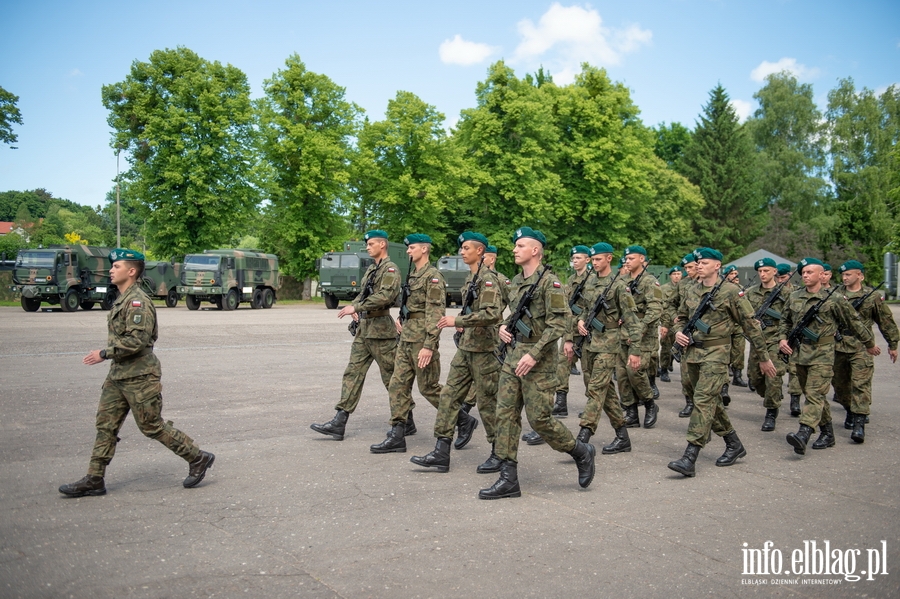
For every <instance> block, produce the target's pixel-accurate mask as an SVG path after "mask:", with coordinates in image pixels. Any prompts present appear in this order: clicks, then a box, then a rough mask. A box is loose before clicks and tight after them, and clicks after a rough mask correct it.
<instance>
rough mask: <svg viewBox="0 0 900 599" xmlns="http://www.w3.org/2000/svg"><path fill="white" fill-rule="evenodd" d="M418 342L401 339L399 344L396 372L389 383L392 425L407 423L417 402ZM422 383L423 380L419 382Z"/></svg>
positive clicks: (395, 362)
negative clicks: (414, 379)
mask: <svg viewBox="0 0 900 599" xmlns="http://www.w3.org/2000/svg"><path fill="white" fill-rule="evenodd" d="M416 345H417V344H413V343H407V342H405V341H401V342H400V343H398V344H397V351H396V354H395V357H394V373H393V374H392V375H391V382H390V384H388V396H389V398H390V404H391V426H394V425H395V424H405V423H406V419H407V416H408V415H409V412H410V410H412V409H413V407H414V406H415V403H414V402H413V398H412V384H413V378H414V377H415V376H416V364H415V362H414V360H415V356H414V354H413V352H414V350H415V346H416ZM419 384H420V385H421V381H420V382H419Z"/></svg>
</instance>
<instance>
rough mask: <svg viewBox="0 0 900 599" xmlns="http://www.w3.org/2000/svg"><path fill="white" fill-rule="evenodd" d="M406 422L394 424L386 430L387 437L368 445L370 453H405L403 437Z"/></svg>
mask: <svg viewBox="0 0 900 599" xmlns="http://www.w3.org/2000/svg"><path fill="white" fill-rule="evenodd" d="M405 431H406V424H395V425H394V426H392V427H391V430H389V431H388V434H387V439H385V440H384V441H382V442H381V443H379V444H377V445H372V446H371V447H369V451H371V452H372V453H406V439H405V438H404V435H405Z"/></svg>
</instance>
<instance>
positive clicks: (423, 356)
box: [419, 347, 434, 368]
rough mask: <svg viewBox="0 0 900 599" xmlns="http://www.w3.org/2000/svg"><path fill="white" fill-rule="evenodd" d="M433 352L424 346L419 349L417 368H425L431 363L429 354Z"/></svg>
mask: <svg viewBox="0 0 900 599" xmlns="http://www.w3.org/2000/svg"><path fill="white" fill-rule="evenodd" d="M433 354H434V352H433V351H431V350H430V349H425V348H424V347H423V348H422V349H420V350H419V368H425V367H426V366H428V365H429V364H431V356H432V355H433Z"/></svg>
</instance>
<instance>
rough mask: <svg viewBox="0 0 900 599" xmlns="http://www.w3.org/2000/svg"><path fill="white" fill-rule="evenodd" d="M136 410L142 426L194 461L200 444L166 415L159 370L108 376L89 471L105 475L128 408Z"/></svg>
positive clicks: (150, 434) (89, 472)
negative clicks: (114, 376)
mask: <svg viewBox="0 0 900 599" xmlns="http://www.w3.org/2000/svg"><path fill="white" fill-rule="evenodd" d="M129 411H131V412H132V413H133V414H134V422H135V423H136V424H137V427H138V430H140V431H141V432H142V433H144V435H146V436H147V437H150V438H151V439H156V440H157V441H159V442H160V443H162V444H163V445H165V446H166V447H168V448H169V449H171V450H172V451H173V452H174V453H175V454H176V455H178V456H180V457H182V458H184V459H185V460H186V461H188V462H193V461H194V460H196V459H197V457H198V456H199V455H200V448H199V447H197V445H196V444H195V443H194V441H193V440H192V439H191V438H190V437H188V436H187V435H186V434H184V433H183V432H181V431H180V430H178V429H177V428H175V427H174V426H172V423H171V422H164V421H163V419H162V384H161V383H160V380H159V377H158V376H156V375H155V374H145V375H142V376H137V377H134V378H130V379H122V380H117V381H113V380H110V379H106V381H104V382H103V387H102V391H101V392H100V405H99V406H98V407H97V439H96V441H94V450H93V451H92V452H91V462H90V466H89V467H88V474H90V475H92V476H104V475H105V474H106V467H107V466H108V465H109V463H110V462H111V461H112V459H113V456H114V455H115V453H116V444H117V443H118V441H119V437H118V435H119V430H120V429H121V428H122V424H123V423H124V422H125V417H126V416H128V412H129Z"/></svg>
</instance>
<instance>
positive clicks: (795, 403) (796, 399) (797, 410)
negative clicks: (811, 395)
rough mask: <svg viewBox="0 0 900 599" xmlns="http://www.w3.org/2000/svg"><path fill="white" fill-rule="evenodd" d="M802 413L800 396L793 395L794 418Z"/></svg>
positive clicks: (792, 409) (792, 408) (792, 414)
mask: <svg viewBox="0 0 900 599" xmlns="http://www.w3.org/2000/svg"><path fill="white" fill-rule="evenodd" d="M800 414H801V411H800V396H799V395H793V394H792V395H791V416H793V417H794V418H797V417H799V416H800Z"/></svg>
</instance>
